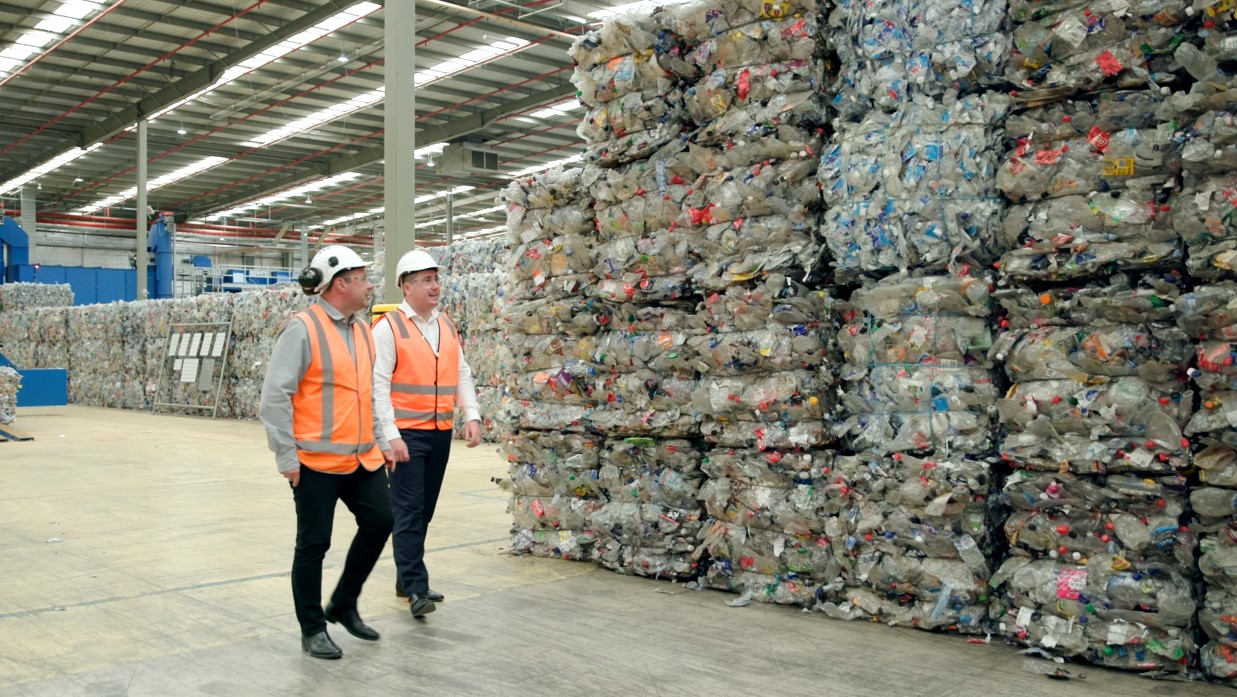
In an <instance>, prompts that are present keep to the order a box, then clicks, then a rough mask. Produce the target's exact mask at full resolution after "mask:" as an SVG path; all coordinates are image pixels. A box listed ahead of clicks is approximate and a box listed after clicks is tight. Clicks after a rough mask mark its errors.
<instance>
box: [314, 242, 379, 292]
mask: <svg viewBox="0 0 1237 697" xmlns="http://www.w3.org/2000/svg"><path fill="white" fill-rule="evenodd" d="M370 263H371V262H368V261H364V260H362V259H361V255H359V254H357V253H356V252H354V251H352V250H351V249H349V248H347V247H345V246H343V245H340V244H332V245H327V246H326V247H323V248H322V249H320V250H318V253H317V254H315V255H314V258H313V261H311V262H309V267H308V268H306V269H305V270H304V271H302V272H301V276H300V278H299V279H297V280H298V281H299V282H300V284H301V290H303V291H305V294H306V295H317V294H318V293H321V292H322V291H324V290H326V287H327V286H329V285H330V284H331V281H332V280H334V278H335V276H336V275H338V274H340V273H343V272H344V271H351V270H352V269H363V268H365V267H367V266H369V265H370Z"/></svg>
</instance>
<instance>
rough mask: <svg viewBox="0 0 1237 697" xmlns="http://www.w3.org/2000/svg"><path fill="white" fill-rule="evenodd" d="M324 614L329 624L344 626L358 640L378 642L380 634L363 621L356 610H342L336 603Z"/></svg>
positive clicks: (327, 608)
mask: <svg viewBox="0 0 1237 697" xmlns="http://www.w3.org/2000/svg"><path fill="white" fill-rule="evenodd" d="M323 614H325V615H326V621H327V622H330V623H331V624H335V623H337V622H338V623H339V624H341V625H343V627H344V629H347V630H348V633H349V634H351V635H352V636H354V637H356V638H358V639H364V640H365V641H378V632H376V631H374V629H373V628H372V627H370V626H369V625H367V624H365V623H364V622H362V621H361V616H360V615H358V614H357V611H356V608H351V609H348V610H340V609H339V608H337V607H335V604H334V603H331V604H329V605H327V606H326V610H324V611H323Z"/></svg>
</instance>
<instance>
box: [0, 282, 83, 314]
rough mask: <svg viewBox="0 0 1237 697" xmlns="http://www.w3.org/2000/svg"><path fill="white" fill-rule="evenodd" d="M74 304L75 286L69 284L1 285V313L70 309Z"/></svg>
mask: <svg viewBox="0 0 1237 697" xmlns="http://www.w3.org/2000/svg"><path fill="white" fill-rule="evenodd" d="M72 304H73V286H70V285H68V284H67V283H4V284H0V312H19V311H21V310H35V309H38V308H40V307H68V306H69V305H72Z"/></svg>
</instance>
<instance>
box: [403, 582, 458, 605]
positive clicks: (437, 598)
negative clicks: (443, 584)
mask: <svg viewBox="0 0 1237 697" xmlns="http://www.w3.org/2000/svg"><path fill="white" fill-rule="evenodd" d="M395 597H397V598H407V597H408V591H406V590H404V587H403V586H402V585H400V582H399V581H398V580H396V581H395ZM425 597H427V598H429V599H430V600H433V601H434V602H436V603H441V602H442V601H444V600H446V599H447V597H446V596H445V595H443V594H442V593H439V592H438V591H433V590H431V591H426V593H425Z"/></svg>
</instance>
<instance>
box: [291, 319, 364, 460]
mask: <svg viewBox="0 0 1237 697" xmlns="http://www.w3.org/2000/svg"><path fill="white" fill-rule="evenodd" d="M294 319H295V320H300V321H302V322H304V323H305V328H306V329H307V330H308V332H309V367H308V368H306V370H305V376H304V377H303V378H301V382H300V384H299V385H298V386H297V390H296V394H294V395H293V396H292V421H293V422H292V432H293V437H294V438H295V439H296V450H297V456H298V457H299V459H300V461H301V464H302V465H305V466H306V467H309V468H310V469H313V470H317V471H320V472H332V473H339V474H346V473H348V472H352V471H353V470H355V469H356V468H357V465H358V464H360V465H363V466H364V467H365V469H367V470H370V471H371V472H372V471H374V470H376V469H378V468H379V467H381V466H382V452H381V451H380V450H379V449H378V444H377V443H376V442H374V411H373V384H374V382H373V366H374V342H373V337H372V335H371V334H370V331H369V327H368V326H367V325H365V324H364V323H362V322H354V323H353V324H352V342H353V346H354V347H355V350H356V356H355V358H354V357H353V355H352V352H351V351H349V350H348V344H347V343H346V342H345V341H344V338H343V336H341V335H340V332H339V330H338V329H337V328H336V327H335V323H334V321H333V320H332V319H331V316H330V315H328V314H327V312H326V310H324V309H323V308H322V307H321V306H320V305H312V306H310V307H309V308H308V309H307V310H305V311H304V312H301V313H300V314H298V315H297V316H296V317H295V318H294Z"/></svg>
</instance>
